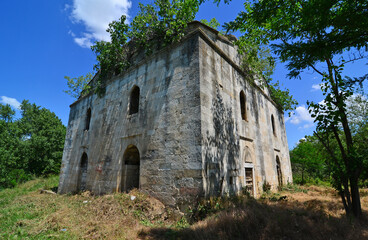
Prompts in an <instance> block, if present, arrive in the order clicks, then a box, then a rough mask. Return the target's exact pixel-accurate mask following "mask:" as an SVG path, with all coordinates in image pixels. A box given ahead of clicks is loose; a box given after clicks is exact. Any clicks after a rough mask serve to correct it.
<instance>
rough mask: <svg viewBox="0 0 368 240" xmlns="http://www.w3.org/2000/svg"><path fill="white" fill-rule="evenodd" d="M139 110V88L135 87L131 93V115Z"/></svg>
mask: <svg viewBox="0 0 368 240" xmlns="http://www.w3.org/2000/svg"><path fill="white" fill-rule="evenodd" d="M138 110H139V87H137V86H134V87H133V89H132V91H131V93H130V104H129V115H132V114H134V113H137V112H138Z"/></svg>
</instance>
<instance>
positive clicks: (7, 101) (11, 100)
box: [0, 96, 20, 109]
mask: <svg viewBox="0 0 368 240" xmlns="http://www.w3.org/2000/svg"><path fill="white" fill-rule="evenodd" d="M0 102H1V103H3V104H9V105H10V106H12V107H13V108H16V109H20V102H18V100H17V99H15V98H10V97H7V96H1V100H0Z"/></svg>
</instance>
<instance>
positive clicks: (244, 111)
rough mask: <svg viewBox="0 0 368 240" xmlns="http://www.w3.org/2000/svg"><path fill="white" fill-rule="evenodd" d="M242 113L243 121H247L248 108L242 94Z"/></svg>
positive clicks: (242, 93) (241, 93)
mask: <svg viewBox="0 0 368 240" xmlns="http://www.w3.org/2000/svg"><path fill="white" fill-rule="evenodd" d="M240 112H241V117H242V119H243V120H245V121H247V106H246V104H245V94H244V92H243V91H241V92H240Z"/></svg>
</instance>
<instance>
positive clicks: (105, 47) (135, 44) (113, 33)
mask: <svg viewBox="0 0 368 240" xmlns="http://www.w3.org/2000/svg"><path fill="white" fill-rule="evenodd" d="M198 7H199V3H198V1H197V0H155V1H154V3H153V4H147V5H144V4H141V3H140V4H139V12H138V14H137V15H136V16H135V17H134V18H133V20H132V22H131V24H130V25H128V24H127V23H125V22H126V16H124V15H123V16H121V18H120V20H119V21H113V22H112V23H110V24H109V27H108V29H107V30H106V31H107V32H108V33H110V37H111V41H110V42H106V41H99V42H96V44H95V45H93V46H92V47H91V48H92V51H93V52H94V53H95V54H96V58H97V64H96V65H95V66H94V69H95V70H96V71H97V72H98V78H97V83H96V88H95V89H96V90H97V93H99V95H101V94H103V93H104V85H105V81H106V80H107V79H108V78H110V77H112V76H114V75H118V74H120V73H121V72H123V71H124V70H126V69H127V68H129V67H130V65H131V63H132V57H133V56H134V54H136V53H139V52H143V53H144V54H146V55H150V54H151V53H152V52H153V51H155V50H157V49H160V48H162V47H165V46H168V45H170V44H172V43H174V42H177V41H179V40H180V39H181V38H182V37H183V36H184V30H185V28H186V26H187V23H188V22H190V21H193V20H194V17H195V15H196V13H197V11H198ZM128 40H129V41H128Z"/></svg>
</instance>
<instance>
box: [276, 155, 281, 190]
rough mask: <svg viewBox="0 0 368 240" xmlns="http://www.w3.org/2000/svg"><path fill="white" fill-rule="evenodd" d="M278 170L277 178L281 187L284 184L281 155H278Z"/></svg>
mask: <svg viewBox="0 0 368 240" xmlns="http://www.w3.org/2000/svg"><path fill="white" fill-rule="evenodd" d="M276 172H277V180H278V182H279V187H281V186H282V172H281V164H280V158H279V156H276Z"/></svg>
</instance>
